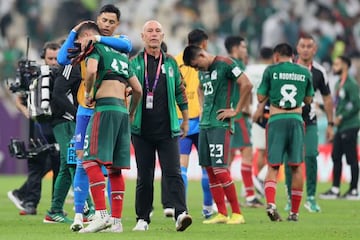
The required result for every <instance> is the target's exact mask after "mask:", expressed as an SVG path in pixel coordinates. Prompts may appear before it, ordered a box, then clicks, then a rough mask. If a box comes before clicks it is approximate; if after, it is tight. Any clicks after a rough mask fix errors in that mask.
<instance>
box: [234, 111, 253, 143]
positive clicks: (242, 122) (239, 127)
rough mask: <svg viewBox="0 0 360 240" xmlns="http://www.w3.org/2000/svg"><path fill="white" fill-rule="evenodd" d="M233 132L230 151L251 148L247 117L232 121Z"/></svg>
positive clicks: (249, 126)
mask: <svg viewBox="0 0 360 240" xmlns="http://www.w3.org/2000/svg"><path fill="white" fill-rule="evenodd" d="M234 126H235V128H234V129H235V132H234V134H233V135H231V140H230V147H231V149H239V148H243V147H249V146H252V143H251V123H250V120H249V117H245V116H244V117H241V118H239V119H237V120H235V121H234Z"/></svg>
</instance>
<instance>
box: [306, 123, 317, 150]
mask: <svg viewBox="0 0 360 240" xmlns="http://www.w3.org/2000/svg"><path fill="white" fill-rule="evenodd" d="M318 143H319V136H318V128H317V125H316V124H313V125H306V126H305V156H306V157H316V156H317V155H318V154H319V152H318Z"/></svg>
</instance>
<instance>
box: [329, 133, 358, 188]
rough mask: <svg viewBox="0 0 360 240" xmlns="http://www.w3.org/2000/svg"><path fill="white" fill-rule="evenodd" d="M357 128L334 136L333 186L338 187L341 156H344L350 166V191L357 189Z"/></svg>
mask: <svg viewBox="0 0 360 240" xmlns="http://www.w3.org/2000/svg"><path fill="white" fill-rule="evenodd" d="M358 131H359V128H351V129H347V130H344V131H341V132H337V133H336V134H335V136H334V142H333V150H332V154H331V155H332V160H333V162H334V167H333V186H334V187H339V186H340V181H341V172H342V161H341V160H342V156H343V155H344V154H345V157H346V162H347V164H349V166H350V170H351V181H350V189H357V185H358V179H359V164H358V159H357V136H358Z"/></svg>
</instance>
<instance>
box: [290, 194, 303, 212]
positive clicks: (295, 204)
mask: <svg viewBox="0 0 360 240" xmlns="http://www.w3.org/2000/svg"><path fill="white" fill-rule="evenodd" d="M302 194H303V191H302V189H291V212H292V213H298V212H299V207H300V202H301V198H302Z"/></svg>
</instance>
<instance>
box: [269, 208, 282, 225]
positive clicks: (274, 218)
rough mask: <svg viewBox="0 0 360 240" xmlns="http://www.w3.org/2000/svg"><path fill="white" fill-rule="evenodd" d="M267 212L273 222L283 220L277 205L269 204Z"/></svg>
mask: <svg viewBox="0 0 360 240" xmlns="http://www.w3.org/2000/svg"><path fill="white" fill-rule="evenodd" d="M266 212H267V215H268V216H269V218H270V220H271V221H273V222H281V221H282V219H281V217H280V215H279V213H278V211H277V209H276V206H275V205H272V204H268V206H267V208H266Z"/></svg>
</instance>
